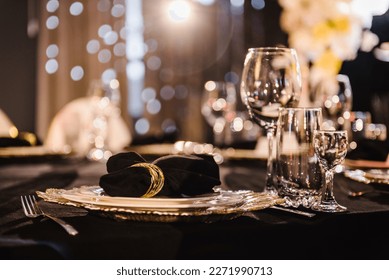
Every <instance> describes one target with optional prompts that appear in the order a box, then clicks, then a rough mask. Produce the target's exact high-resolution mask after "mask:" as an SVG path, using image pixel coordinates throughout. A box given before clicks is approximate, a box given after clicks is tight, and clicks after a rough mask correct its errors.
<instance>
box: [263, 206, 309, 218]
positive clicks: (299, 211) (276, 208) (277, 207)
mask: <svg viewBox="0 0 389 280" xmlns="http://www.w3.org/2000/svg"><path fill="white" fill-rule="evenodd" d="M270 208H271V209H275V210H280V211H285V212H289V213H293V214H297V215H301V216H305V217H309V218H313V217H315V216H316V214H315V213H310V212H305V211H301V210H297V209H290V208H285V207H281V206H271V207H270Z"/></svg>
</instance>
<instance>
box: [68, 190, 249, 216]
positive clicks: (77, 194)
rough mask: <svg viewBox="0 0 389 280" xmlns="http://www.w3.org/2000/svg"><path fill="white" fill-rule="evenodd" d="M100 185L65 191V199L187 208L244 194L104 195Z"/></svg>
mask: <svg viewBox="0 0 389 280" xmlns="http://www.w3.org/2000/svg"><path fill="white" fill-rule="evenodd" d="M103 193H104V191H103V189H102V188H100V187H99V186H83V187H81V188H77V189H73V190H69V191H64V192H62V193H61V196H62V197H63V198H64V199H67V200H70V201H73V202H77V203H82V204H90V205H96V206H109V207H120V208H133V209H152V210H155V209H187V208H209V207H215V206H217V207H219V206H228V205H234V204H237V203H239V202H241V201H242V196H241V195H239V194H236V193H223V194H219V193H214V194H209V195H204V196H198V197H190V198H140V197H112V196H108V195H103Z"/></svg>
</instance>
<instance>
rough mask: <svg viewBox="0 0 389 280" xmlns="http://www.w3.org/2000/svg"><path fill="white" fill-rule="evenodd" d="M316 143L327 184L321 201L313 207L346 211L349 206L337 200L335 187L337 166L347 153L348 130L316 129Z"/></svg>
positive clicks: (315, 208) (325, 210)
mask: <svg viewBox="0 0 389 280" xmlns="http://www.w3.org/2000/svg"><path fill="white" fill-rule="evenodd" d="M314 145H315V153H316V155H317V157H318V158H319V162H320V166H321V167H322V168H323V170H324V172H325V184H324V188H323V190H322V195H321V198H320V201H319V202H318V203H317V204H315V205H313V206H312V209H314V210H317V211H322V212H344V211H346V210H347V208H346V207H344V206H342V205H340V204H339V203H338V202H337V201H336V200H335V196H334V192H333V188H334V171H335V168H336V166H337V165H339V164H341V163H342V161H343V160H344V158H345V157H346V154H347V146H348V140H347V131H346V130H316V131H315V132H314Z"/></svg>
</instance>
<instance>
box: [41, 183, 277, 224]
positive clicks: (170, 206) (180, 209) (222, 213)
mask: <svg viewBox="0 0 389 280" xmlns="http://www.w3.org/2000/svg"><path fill="white" fill-rule="evenodd" d="M37 194H38V196H39V197H41V198H43V199H44V200H45V201H48V202H55V203H59V204H65V205H72V206H75V207H82V208H86V209H88V210H91V211H92V212H94V213H98V214H99V215H102V216H104V217H110V218H114V219H118V220H131V221H145V222H178V221H184V222H191V221H202V222H214V221H219V220H225V219H232V218H235V217H238V216H240V215H242V214H244V213H246V212H248V211H256V210H261V209H265V208H269V207H271V206H274V205H278V204H282V203H284V200H283V199H281V198H279V197H277V196H274V195H269V194H264V193H257V192H253V191H227V190H226V191H222V190H219V191H217V192H215V193H212V194H205V195H202V196H198V197H189V198H134V197H110V196H107V195H105V194H104V191H103V190H102V188H101V187H99V186H81V187H77V188H73V189H71V190H65V189H56V188H49V189H46V191H45V192H40V191H38V192H37Z"/></svg>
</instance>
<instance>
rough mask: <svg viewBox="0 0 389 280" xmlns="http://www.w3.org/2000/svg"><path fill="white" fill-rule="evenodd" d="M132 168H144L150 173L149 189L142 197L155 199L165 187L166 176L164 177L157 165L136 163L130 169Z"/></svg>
mask: <svg viewBox="0 0 389 280" xmlns="http://www.w3.org/2000/svg"><path fill="white" fill-rule="evenodd" d="M131 167H144V168H146V169H147V170H148V171H149V173H150V175H151V179H150V180H151V182H150V186H149V189H148V190H147V192H146V193H145V194H144V195H142V196H141V197H145V198H147V197H153V196H155V195H156V194H157V193H159V192H160V191H161V190H162V188H163V185H164V183H165V176H163V172H162V170H161V168H159V167H158V166H156V165H155V164H152V163H147V162H140V163H136V164H134V165H131V166H130V168H131Z"/></svg>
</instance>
